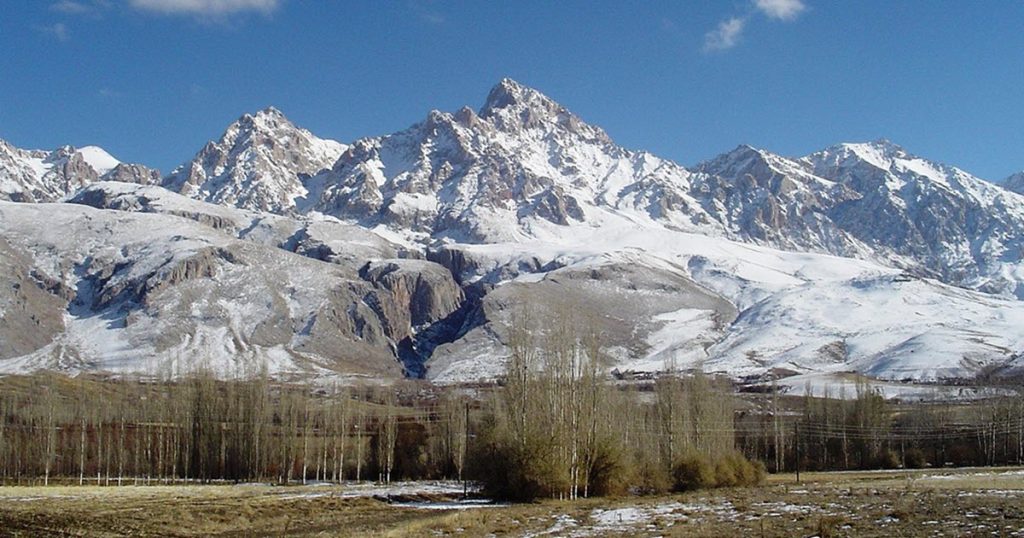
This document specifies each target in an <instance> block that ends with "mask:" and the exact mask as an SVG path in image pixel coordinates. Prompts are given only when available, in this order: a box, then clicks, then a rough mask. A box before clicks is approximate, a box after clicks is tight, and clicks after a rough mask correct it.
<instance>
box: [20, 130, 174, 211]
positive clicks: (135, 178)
mask: <svg viewBox="0 0 1024 538" xmlns="http://www.w3.org/2000/svg"><path fill="white" fill-rule="evenodd" d="M154 176H156V177H154ZM158 177H159V174H157V173H156V172H155V171H153V170H150V169H149V168H146V167H145V166H142V165H138V164H127V163H122V162H121V161H119V160H118V159H116V158H114V157H113V156H112V155H111V154H110V153H108V152H107V151H106V150H104V149H103V148H101V147H99V146H84V147H81V148H75V147H74V146H69V145H65V146H60V147H58V148H56V149H54V150H52V151H43V150H25V149H21V148H18V147H15V146H13V145H12V144H10V143H8V142H5V141H3V140H0V200H13V201H19V202H56V201H59V200H61V199H63V198H65V197H67V196H68V195H70V194H73V193H74V192H75V191H76V190H78V189H80V188H82V187H84V186H86V185H89V184H92V183H95V182H96V181H101V180H104V181H106V180H111V179H115V180H118V181H127V182H133V183H152V182H154V181H155V180H156V179H157V178H158Z"/></svg>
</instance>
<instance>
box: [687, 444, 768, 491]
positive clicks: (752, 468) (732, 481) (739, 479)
mask: <svg viewBox="0 0 1024 538" xmlns="http://www.w3.org/2000/svg"><path fill="white" fill-rule="evenodd" d="M764 477H765V469H764V464H762V463H761V462H752V461H750V460H748V459H747V458H746V457H744V456H743V454H740V453H739V452H735V451H733V452H729V453H727V454H725V455H723V456H720V457H719V458H718V459H717V461H715V460H712V459H711V458H709V457H707V456H704V455H701V454H695V453H693V454H688V455H686V456H684V457H683V458H681V459H680V460H679V462H677V463H676V465H675V466H674V467H673V468H672V478H673V483H674V488H673V489H674V490H675V491H691V490H695V489H702V488H714V487H734V486H753V485H756V484H760V483H761V482H762V481H764Z"/></svg>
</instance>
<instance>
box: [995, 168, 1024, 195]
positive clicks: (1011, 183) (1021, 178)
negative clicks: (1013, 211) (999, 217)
mask: <svg viewBox="0 0 1024 538" xmlns="http://www.w3.org/2000/svg"><path fill="white" fill-rule="evenodd" d="M999 186H1001V187H1002V188H1004V189H1006V190H1008V191H1013V192H1015V193H1017V194H1024V171H1021V172H1017V173H1016V174H1012V175H1010V176H1009V177H1007V178H1005V179H1003V180H1002V181H1000V182H999Z"/></svg>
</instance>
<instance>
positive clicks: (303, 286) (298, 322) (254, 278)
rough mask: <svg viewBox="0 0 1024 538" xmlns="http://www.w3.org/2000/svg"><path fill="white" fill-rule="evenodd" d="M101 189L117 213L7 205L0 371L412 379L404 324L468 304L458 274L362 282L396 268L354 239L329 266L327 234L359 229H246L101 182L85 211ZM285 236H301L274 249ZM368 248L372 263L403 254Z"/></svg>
mask: <svg viewBox="0 0 1024 538" xmlns="http://www.w3.org/2000/svg"><path fill="white" fill-rule="evenodd" d="M160 191H162V192H163V193H162V194H161V193H160ZM103 192H106V193H107V194H108V195H109V199H110V200H111V201H110V203H111V205H117V204H119V203H120V204H125V205H124V206H123V207H122V210H99V209H94V208H92V207H87V206H85V205H78V204H18V203H10V202H0V228H2V229H3V230H4V232H5V233H4V238H3V242H2V243H0V253H2V254H3V255H2V256H0V260H3V261H5V263H4V264H0V280H3V282H4V285H3V286H0V288H2V289H5V290H7V289H8V288H10V289H11V290H13V295H11V296H10V297H5V295H2V294H0V341H2V342H5V343H7V342H11V343H12V344H11V345H7V344H5V345H4V346H0V353H2V355H0V372H23V371H27V370H33V369H39V368H52V369H58V370H64V371H79V370H102V371H114V372H124V371H132V372H144V373H149V374H153V375H177V374H180V373H183V372H186V371H188V370H189V369H191V368H196V367H210V368H212V369H213V370H214V371H216V372H218V373H219V374H220V375H224V376H230V375H235V374H243V373H253V372H255V371H257V369H258V368H260V367H262V365H264V364H265V365H266V366H267V367H268V368H269V370H270V372H271V373H274V374H277V375H288V374H302V375H319V376H323V375H335V374H344V375H368V376H373V377H383V378H389V377H391V378H393V377H396V376H399V375H400V373H401V371H402V367H401V363H400V362H399V357H398V356H397V355H396V348H397V347H398V346H399V345H400V343H401V342H402V341H405V340H407V339H408V338H409V337H410V334H411V333H412V331H413V330H414V327H413V323H414V322H413V321H411V320H410V319H409V318H408V316H407V315H405V314H404V313H405V312H409V311H417V312H420V317H419V318H417V322H418V323H421V324H430V323H433V322H434V321H437V320H438V319H442V318H444V317H446V316H447V315H448V314H449V313H450V312H451V310H452V309H454V308H457V307H458V302H459V301H460V300H461V295H460V293H459V291H458V289H457V286H455V285H454V282H453V281H451V278H450V275H449V276H448V282H447V283H446V282H444V281H443V279H441V280H438V281H432V282H423V283H421V284H420V287H421V288H423V290H425V292H423V291H421V292H420V293H418V294H412V293H407V292H406V290H405V289H404V288H403V287H402V285H401V283H400V282H399V283H396V282H391V281H389V282H383V281H381V280H379V279H375V278H373V276H372V275H363V274H361V271H360V268H362V267H363V266H365V265H366V264H367V263H368V262H370V261H374V262H376V263H383V262H385V261H387V260H386V259H384V260H382V259H380V258H378V257H376V256H374V257H373V258H368V259H367V258H364V259H362V260H356V259H352V258H349V257H348V256H350V255H353V254H357V253H358V251H353V250H351V249H349V247H350V245H352V244H354V243H355V242H356V241H358V240H359V238H360V233H356V234H354V236H353V237H352V238H351V239H352V240H353V241H352V242H351V243H350V242H348V241H345V248H346V249H349V250H348V251H347V252H344V253H343V255H341V256H338V257H335V256H332V255H331V248H332V245H331V238H332V237H336V235H335V234H337V233H339V232H343V231H344V230H349V231H351V229H350V228H349V227H346V226H344V225H340V224H339V225H338V228H334V227H333V223H330V222H323V223H320V222H307V223H289V222H288V219H283V218H280V217H272V219H273V220H274V221H275V222H271V223H265V222H263V221H262V220H260V219H259V217H257V220H255V221H250V220H249V219H250V218H252V217H253V215H252V214H249V213H245V212H241V211H237V210H229V209H226V208H219V207H216V206H208V205H207V204H202V203H200V202H194V201H191V200H187V199H182V198H180V197H176V196H175V195H173V194H172V193H169V192H167V191H163V190H162V189H159V188H157V187H141V186H138V185H125V184H115V183H101V184H98V185H95V186H93V187H91V188H90V189H88V190H86V191H84V192H83V193H81V194H80V198H81V200H80V201H82V202H85V201H93V202H96V201H98V200H99V199H100V197H99V196H98V195H97V194H96V193H103ZM90 193H92V194H90ZM147 193H148V194H156V196H154V197H153V198H149V197H147V196H146V195H147ZM144 200H149V202H148V205H147V202H145V201H144ZM190 206H191V209H190ZM197 206H201V207H197ZM133 208H134V209H136V211H132V212H127V211H125V209H133ZM41 223H46V225H45V226H41V225H40V224H41ZM243 223H244V224H245V228H236V227H235V225H238V224H243ZM320 224H323V226H320ZM261 226H262V227H263V228H262V230H261ZM289 229H294V230H296V231H295V232H293V233H291V235H290V236H287V237H286V239H285V240H284V241H283V242H278V241H276V239H275V238H276V237H278V236H279V235H282V234H281V233H280V232H286V233H288V232H287V230H289ZM370 235H371V234H369V233H368V232H365V231H363V232H361V236H362V237H363V239H369V237H368V236H370ZM239 237H241V239H240V238H239ZM374 241H375V243H373V244H370V245H366V248H365V250H364V251H363V254H371V255H384V256H389V255H393V253H394V250H393V248H390V245H388V244H387V242H386V241H383V240H380V239H379V238H377V239H374ZM290 248H294V249H295V250H296V252H292V251H290ZM407 261H408V260H393V261H391V262H390V263H391V264H392V265H394V266H397V267H401V266H402V265H403V264H405V263H406V262H407ZM416 263H417V264H418V265H417V267H418V268H419V270H420V271H421V272H426V271H430V270H433V271H435V272H438V271H440V272H441V273H443V274H444V275H448V273H447V272H446V271H444V269H443V268H440V267H439V266H436V265H435V264H432V263H430V262H426V261H417V262H416ZM432 268H433V269H432ZM446 285H447V286H449V288H454V289H453V290H449V288H445V286H446ZM446 291H447V292H449V295H445V292H446ZM32 320H37V321H41V322H43V323H44V325H43V326H42V327H41V328H40V327H37V329H36V333H35V337H33V338H32V339H27V340H26V335H24V334H22V333H21V331H22V330H23V329H24V327H25V326H26V323H28V324H29V325H31V321H32Z"/></svg>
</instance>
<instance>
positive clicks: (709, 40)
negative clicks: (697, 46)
mask: <svg viewBox="0 0 1024 538" xmlns="http://www.w3.org/2000/svg"><path fill="white" fill-rule="evenodd" d="M746 24H747V21H746V20H745V19H741V18H739V17H732V18H729V19H726V20H724V21H722V22H720V23H718V27H717V28H715V29H714V30H712V31H710V32H708V33H707V34H705V35H704V51H705V52H712V51H716V50H726V49H731V48H733V47H735V46H736V44H737V43H739V41H740V37H741V36H742V35H743V28H744V27H745V26H746Z"/></svg>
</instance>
